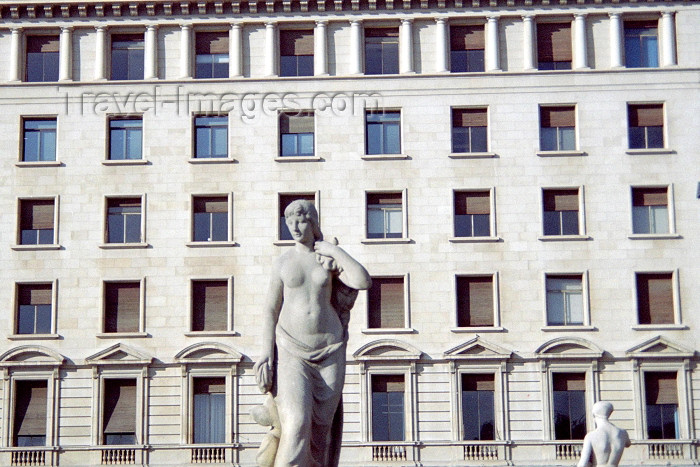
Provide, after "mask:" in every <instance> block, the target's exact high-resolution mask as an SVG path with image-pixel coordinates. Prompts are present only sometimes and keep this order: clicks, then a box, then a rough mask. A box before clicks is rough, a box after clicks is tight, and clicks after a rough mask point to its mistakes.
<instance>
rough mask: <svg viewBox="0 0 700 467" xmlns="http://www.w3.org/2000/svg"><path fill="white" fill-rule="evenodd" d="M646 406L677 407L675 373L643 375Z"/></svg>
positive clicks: (649, 373) (648, 373) (647, 373)
mask: <svg viewBox="0 0 700 467" xmlns="http://www.w3.org/2000/svg"><path fill="white" fill-rule="evenodd" d="M644 387H645V389H646V400H647V404H651V405H659V404H675V405H678V389H677V388H676V373H670V372H646V373H644Z"/></svg>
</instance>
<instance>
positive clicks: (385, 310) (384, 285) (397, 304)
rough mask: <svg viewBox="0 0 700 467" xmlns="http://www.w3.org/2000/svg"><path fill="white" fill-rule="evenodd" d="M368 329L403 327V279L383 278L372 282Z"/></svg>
mask: <svg viewBox="0 0 700 467" xmlns="http://www.w3.org/2000/svg"><path fill="white" fill-rule="evenodd" d="M369 327H370V328H402V327H404V293H403V278H401V277H385V278H378V279H373V280H372V287H371V288H370V289H369Z"/></svg>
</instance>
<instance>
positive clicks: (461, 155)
mask: <svg viewBox="0 0 700 467" xmlns="http://www.w3.org/2000/svg"><path fill="white" fill-rule="evenodd" d="M447 157H449V158H450V159H488V158H491V157H498V154H496V153H495V152H452V153H450V154H449V155H448V156H447Z"/></svg>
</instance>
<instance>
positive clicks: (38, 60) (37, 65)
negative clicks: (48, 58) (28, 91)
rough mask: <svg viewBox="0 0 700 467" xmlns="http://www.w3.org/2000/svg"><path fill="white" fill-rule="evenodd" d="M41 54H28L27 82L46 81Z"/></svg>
mask: <svg viewBox="0 0 700 467" xmlns="http://www.w3.org/2000/svg"><path fill="white" fill-rule="evenodd" d="M41 55H42V54H41V53H27V81H29V82H40V81H44V60H43V57H42V56H41Z"/></svg>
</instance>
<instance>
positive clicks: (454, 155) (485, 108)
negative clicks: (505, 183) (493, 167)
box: [449, 105, 496, 159]
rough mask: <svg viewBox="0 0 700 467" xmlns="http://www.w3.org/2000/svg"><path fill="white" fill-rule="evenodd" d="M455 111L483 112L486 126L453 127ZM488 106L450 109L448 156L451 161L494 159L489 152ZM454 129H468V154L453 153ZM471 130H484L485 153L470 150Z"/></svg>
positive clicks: (489, 120)
mask: <svg viewBox="0 0 700 467" xmlns="http://www.w3.org/2000/svg"><path fill="white" fill-rule="evenodd" d="M455 110H480V111H484V113H485V114H486V126H485V127H478V126H469V127H460V126H455V119H454V112H455ZM489 110H490V109H489V106H487V105H486V106H481V105H474V106H454V107H450V155H449V157H450V158H451V159H469V158H482V157H495V156H496V155H495V154H494V153H493V152H491V125H490V124H491V112H490V111H489ZM456 128H469V129H470V144H469V149H470V151H468V152H455V129H456ZM471 128H486V135H485V138H486V149H485V151H473V150H471V149H472V144H471Z"/></svg>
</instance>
